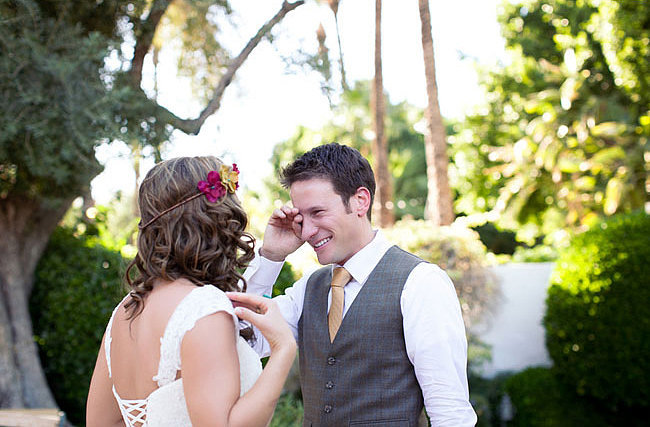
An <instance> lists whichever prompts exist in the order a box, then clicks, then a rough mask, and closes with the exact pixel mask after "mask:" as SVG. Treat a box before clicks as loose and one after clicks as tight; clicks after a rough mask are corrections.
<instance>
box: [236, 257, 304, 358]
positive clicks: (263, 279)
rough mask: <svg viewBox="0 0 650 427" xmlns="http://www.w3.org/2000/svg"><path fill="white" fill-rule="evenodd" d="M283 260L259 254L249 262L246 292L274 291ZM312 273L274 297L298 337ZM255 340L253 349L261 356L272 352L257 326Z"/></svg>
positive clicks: (264, 293) (294, 334)
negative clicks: (308, 281)
mask: <svg viewBox="0 0 650 427" xmlns="http://www.w3.org/2000/svg"><path fill="white" fill-rule="evenodd" d="M283 264H284V262H283V261H279V262H276V261H272V260H269V259H267V258H265V257H263V256H260V255H259V254H256V255H255V259H253V261H252V262H251V263H250V264H249V267H248V268H247V269H246V271H245V272H244V278H245V279H246V283H247V288H246V292H249V293H252V294H256V295H266V296H270V295H272V293H273V284H274V283H275V281H276V280H277V278H278V275H279V274H280V270H282V265H283ZM309 276H310V275H305V276H303V277H302V278H301V279H300V280H298V281H297V282H296V283H294V284H293V286H291V287H290V288H287V289H285V294H284V295H279V296H277V297H275V298H273V301H275V302H276V304H277V305H278V307H279V308H280V312H281V313H282V316H283V317H284V320H285V321H286V322H287V324H288V325H289V328H290V329H291V332H292V333H293V336H294V337H295V338H296V340H297V339H298V321H299V320H300V315H301V314H302V305H303V301H304V297H305V287H306V285H307V280H308V279H309ZM253 329H254V331H255V337H256V340H255V342H254V343H253V344H252V345H251V346H252V347H253V350H255V352H256V353H257V354H258V355H259V356H260V357H266V356H268V355H269V354H270V351H271V349H270V346H269V344H268V342H267V341H266V339H264V336H263V335H262V334H261V333H260V332H259V331H258V330H257V329H255V328H253Z"/></svg>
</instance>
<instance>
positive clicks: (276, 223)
mask: <svg viewBox="0 0 650 427" xmlns="http://www.w3.org/2000/svg"><path fill="white" fill-rule="evenodd" d="M301 234H302V215H300V213H299V212H298V209H297V208H294V207H291V206H289V205H284V206H282V207H281V208H280V209H276V210H274V211H273V213H272V214H271V218H269V223H268V224H267V226H266V230H265V231H264V242H263V244H262V248H261V249H260V255H262V256H263V257H264V258H267V259H270V260H271V261H284V259H285V258H286V257H287V255H289V254H291V253H293V252H294V251H295V250H296V249H298V248H299V247H300V246H302V244H303V243H304V240H302V238H301Z"/></svg>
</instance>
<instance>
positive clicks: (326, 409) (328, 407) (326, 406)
mask: <svg viewBox="0 0 650 427" xmlns="http://www.w3.org/2000/svg"><path fill="white" fill-rule="evenodd" d="M323 411H325V413H326V414H329V413H330V412H332V406H331V405H325V407H324V408H323Z"/></svg>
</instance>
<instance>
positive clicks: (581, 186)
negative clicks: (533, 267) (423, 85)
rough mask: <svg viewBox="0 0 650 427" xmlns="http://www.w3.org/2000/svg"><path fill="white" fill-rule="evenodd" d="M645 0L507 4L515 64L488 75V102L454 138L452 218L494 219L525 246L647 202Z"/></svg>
mask: <svg viewBox="0 0 650 427" xmlns="http://www.w3.org/2000/svg"><path fill="white" fill-rule="evenodd" d="M617 3H618V5H616V4H617ZM646 3H647V2H636V1H633V0H630V1H625V2H614V1H600V2H595V1H589V0H584V1H574V0H526V1H519V2H517V3H512V2H504V4H503V6H502V12H501V14H500V21H501V24H502V29H503V34H504V37H505V39H506V44H507V46H508V49H509V52H510V54H511V61H510V63H509V64H507V65H499V66H497V67H496V68H494V69H492V70H484V72H483V73H482V75H483V76H484V78H483V81H482V86H483V88H484V89H485V91H486V93H487V96H486V101H487V102H486V105H484V106H482V107H480V108H479V109H477V112H476V113H475V114H473V115H470V116H468V117H467V118H466V120H465V121H464V122H463V123H462V124H459V125H457V126H456V129H455V130H456V135H453V136H451V137H450V138H449V142H450V149H451V151H452V156H453V158H454V164H453V165H451V166H450V176H451V181H452V185H453V186H454V187H455V188H457V189H458V195H459V197H458V198H457V199H456V202H455V208H456V210H457V211H458V212H463V213H465V214H468V215H469V214H474V213H483V212H488V211H492V212H493V213H494V214H496V215H495V217H498V224H499V225H500V226H502V227H504V228H510V229H517V230H518V236H517V237H518V239H519V240H522V241H525V242H528V243H530V242H531V241H533V240H534V238H535V237H537V236H539V235H548V234H551V233H552V232H553V231H555V230H558V229H561V228H564V227H567V226H569V227H577V228H586V227H589V226H591V225H593V224H594V223H595V222H597V220H598V217H603V216H608V215H612V214H613V213H616V212H628V211H631V210H634V209H638V208H640V207H642V206H643V205H644V203H645V202H646V200H648V193H647V192H646V190H645V180H646V177H647V163H648V158H647V156H646V157H645V160H644V153H645V152H648V150H649V149H650V142H649V141H650V117H648V116H649V114H648V110H649V108H650V104H648V102H647V99H648V96H649V95H648V90H647V88H645V86H644V85H646V83H647V80H648V77H647V75H648V73H647V67H648V65H647V64H648V63H649V62H650V61H649V60H650V57H649V56H648V50H649V49H648V47H647V44H648V40H649V39H650V34H649V30H648V28H649V27H648V25H647V22H648V20H649V19H650V14H649V8H648V6H647V4H646ZM631 20H635V21H636V23H634V24H633V23H631ZM644 23H645V24H644ZM628 24H629V25H628ZM644 43H645V45H644V46H645V47H641V46H640V45H641V44H644ZM637 45H638V46H637ZM621 46H625V48H622V50H621V51H618V50H617V49H619V48H620V47H621ZM632 46H633V47H632ZM637 48H638V49H637ZM644 82H646V83H644Z"/></svg>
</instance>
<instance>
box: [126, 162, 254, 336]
mask: <svg viewBox="0 0 650 427" xmlns="http://www.w3.org/2000/svg"><path fill="white" fill-rule="evenodd" d="M221 165H222V162H221V161H220V160H219V159H217V158H216V157H213V156H205V157H179V158H174V159H170V160H166V161H163V162H161V163H159V164H157V165H156V166H154V168H153V169H151V170H150V171H149V173H148V174H147V176H146V177H145V179H144V181H142V184H141V185H140V190H139V194H138V206H139V208H140V217H141V224H147V225H146V226H145V227H144V228H142V229H141V230H140V233H139V235H138V253H137V255H136V257H135V259H134V260H133V261H131V263H130V264H129V266H128V268H127V270H126V275H125V276H126V281H127V282H128V284H129V286H130V287H131V292H130V296H131V298H130V300H129V301H128V302H127V303H126V304H125V306H124V307H125V309H126V311H127V313H128V319H129V320H131V319H134V318H135V317H137V316H138V315H139V314H140V313H142V310H143V309H144V302H145V298H146V296H147V294H148V293H149V292H151V290H152V289H153V285H154V281H155V280H156V279H162V280H168V281H173V280H177V279H180V278H185V279H187V280H189V281H190V282H192V283H194V284H195V285H197V286H206V285H212V286H216V287H217V288H219V289H221V290H222V291H224V292H225V291H240V290H241V291H245V290H246V281H245V280H244V278H243V277H242V275H241V273H240V271H243V269H244V268H245V267H246V266H247V265H248V263H249V262H250V261H251V260H252V259H253V256H254V252H253V248H254V238H253V236H251V235H250V234H249V233H247V232H246V231H245V229H246V225H247V224H248V217H247V215H246V212H244V209H243V208H242V206H241V205H240V203H239V200H238V199H237V196H236V195H235V194H234V193H230V192H228V191H226V194H225V195H224V196H222V197H220V198H219V200H217V201H216V202H215V203H211V202H209V201H208V200H207V199H206V197H205V196H203V195H201V196H200V197H196V198H194V199H193V200H190V201H188V202H185V203H181V204H180V205H179V206H177V207H175V208H173V209H172V210H170V211H169V212H167V213H164V214H162V215H160V214H161V213H162V212H163V211H165V210H166V209H168V208H170V207H172V206H174V205H175V204H177V203H179V202H183V201H184V200H186V199H188V198H189V197H191V196H193V195H194V194H197V193H198V192H199V190H198V188H197V183H198V182H199V181H201V180H205V179H206V176H207V175H208V172H210V171H219V170H220V168H221ZM159 215H160V216H159ZM157 216H158V218H156V217H157ZM153 218H156V219H154V220H153V222H151V223H149V221H151V220H152V219H153ZM134 269H135V271H134ZM239 280H241V281H242V283H243V289H239V287H238V285H237V282H238V281H239ZM242 335H244V334H242Z"/></svg>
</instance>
